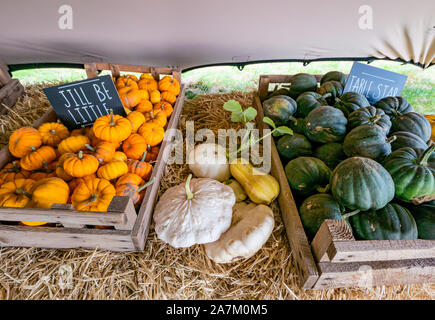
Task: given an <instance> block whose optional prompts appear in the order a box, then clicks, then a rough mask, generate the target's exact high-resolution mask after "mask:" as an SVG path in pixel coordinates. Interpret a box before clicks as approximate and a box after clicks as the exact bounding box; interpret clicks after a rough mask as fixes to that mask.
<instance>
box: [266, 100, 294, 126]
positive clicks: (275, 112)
mask: <svg viewBox="0 0 435 320" xmlns="http://www.w3.org/2000/svg"><path fill="white" fill-rule="evenodd" d="M296 109H297V105H296V101H294V100H293V99H292V98H290V97H288V96H283V95H279V96H274V97H272V98H270V99H267V100H265V101H264V102H263V110H264V115H265V116H266V117H269V118H271V119H272V120H273V121H274V122H275V124H276V125H277V126H282V125H285V124H287V123H288V122H289V119H290V117H291V116H292V115H293V114H294V113H295V112H296Z"/></svg>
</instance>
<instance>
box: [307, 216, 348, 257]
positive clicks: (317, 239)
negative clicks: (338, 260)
mask: <svg viewBox="0 0 435 320" xmlns="http://www.w3.org/2000/svg"><path fill="white" fill-rule="evenodd" d="M346 240H355V238H354V237H353V234H352V230H351V229H350V227H349V225H348V224H347V223H346V221H344V220H329V219H328V220H325V221H323V223H322V225H321V226H320V228H319V230H318V231H317V233H316V235H315V236H314V239H313V241H312V243H311V248H312V250H313V253H314V257H315V258H316V260H317V261H319V262H323V261H330V255H331V252H333V251H334V242H339V241H346Z"/></svg>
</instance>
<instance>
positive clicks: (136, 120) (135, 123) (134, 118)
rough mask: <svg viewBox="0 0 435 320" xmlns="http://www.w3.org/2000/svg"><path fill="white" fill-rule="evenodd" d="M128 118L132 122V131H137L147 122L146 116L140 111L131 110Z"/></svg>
mask: <svg viewBox="0 0 435 320" xmlns="http://www.w3.org/2000/svg"><path fill="white" fill-rule="evenodd" d="M127 119H128V120H129V121H130V123H131V129H132V131H131V132H132V133H136V132H137V130H138V129H139V127H140V126H141V125H143V124H144V123H145V116H144V115H143V113H141V112H139V111H132V112H130V113H129V114H128V116H127Z"/></svg>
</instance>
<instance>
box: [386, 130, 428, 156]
mask: <svg viewBox="0 0 435 320" xmlns="http://www.w3.org/2000/svg"><path fill="white" fill-rule="evenodd" d="M392 135H394V136H395V137H396V139H395V140H394V141H393V142H391V148H392V150H393V151H396V150H397V149H400V148H404V147H410V148H420V149H426V148H427V144H426V142H425V141H423V140H422V139H421V138H420V137H419V136H417V135H415V134H413V133H411V132H407V131H397V132H394V133H393V134H391V135H390V136H392Z"/></svg>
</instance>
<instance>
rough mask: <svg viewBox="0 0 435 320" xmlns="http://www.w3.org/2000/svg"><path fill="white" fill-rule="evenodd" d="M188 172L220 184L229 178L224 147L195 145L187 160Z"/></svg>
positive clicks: (209, 144) (206, 144) (211, 144)
mask: <svg viewBox="0 0 435 320" xmlns="http://www.w3.org/2000/svg"><path fill="white" fill-rule="evenodd" d="M187 161H188V162H187V163H188V164H189V168H190V170H192V172H193V174H194V175H195V176H197V177H199V178H210V179H215V180H218V181H220V182H223V181H225V180H227V179H228V178H229V177H230V175H231V174H230V166H229V164H228V160H227V153H226V150H225V148H224V147H222V146H220V145H218V144H214V143H203V144H199V145H197V146H196V147H195V148H194V149H193V150H192V151H191V152H190V153H189V156H188V158H187Z"/></svg>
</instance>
